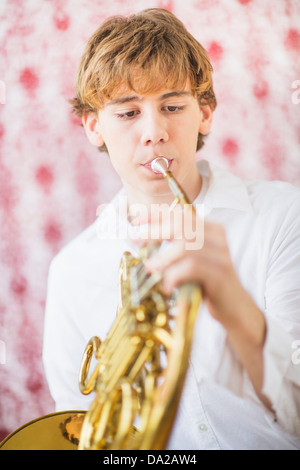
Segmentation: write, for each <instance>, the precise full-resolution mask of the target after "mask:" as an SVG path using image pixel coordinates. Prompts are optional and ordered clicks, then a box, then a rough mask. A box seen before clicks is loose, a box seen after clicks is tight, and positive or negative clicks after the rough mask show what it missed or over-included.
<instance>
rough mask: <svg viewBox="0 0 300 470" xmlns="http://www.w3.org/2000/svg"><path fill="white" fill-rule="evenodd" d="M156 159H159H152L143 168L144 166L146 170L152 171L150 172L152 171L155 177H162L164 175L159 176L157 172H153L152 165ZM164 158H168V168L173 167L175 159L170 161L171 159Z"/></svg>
mask: <svg viewBox="0 0 300 470" xmlns="http://www.w3.org/2000/svg"><path fill="white" fill-rule="evenodd" d="M155 158H157V157H154V158H152V159H151V160H149V161H148V162H147V163H143V164H142V166H143V167H144V168H147V170H150V171H151V172H152V173H154V174H155V175H157V176H162V175H159V174H158V173H156V172H154V171H153V170H152V167H151V163H152V162H153V160H155ZM164 158H166V159H167V160H168V168H170V166H171V165H172V162H173V159H170V158H167V157H164Z"/></svg>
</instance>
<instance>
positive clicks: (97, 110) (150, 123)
mask: <svg viewBox="0 0 300 470" xmlns="http://www.w3.org/2000/svg"><path fill="white" fill-rule="evenodd" d="M72 103H73V110H74V111H75V112H76V113H77V114H78V115H80V116H81V117H82V123H83V126H84V129H85V132H86V134H87V137H88V139H89V141H90V142H91V143H92V144H93V145H95V146H97V147H99V148H100V149H101V150H106V151H107V152H108V154H109V158H110V160H111V162H112V165H113V167H114V168H115V170H116V172H117V173H118V175H119V176H120V178H121V181H122V183H123V189H122V190H121V192H120V193H119V194H117V196H116V197H115V198H114V200H113V201H112V203H111V206H110V209H111V208H114V209H113V212H111V210H104V211H103V212H102V213H101V215H100V216H99V218H98V220H97V221H96V222H95V223H94V224H93V225H92V226H90V227H89V228H87V229H86V230H85V231H84V232H83V233H82V234H81V235H80V236H79V237H77V238H76V239H75V240H74V241H73V242H72V243H70V244H69V245H68V246H67V247H66V248H64V249H63V250H62V251H61V253H59V254H58V255H57V256H56V258H55V259H54V261H53V262H52V265H51V268H50V274H49V287H48V300H47V309H46V322H45V344H44V362H45V368H46V374H47V377H48V381H49V386H50V390H51V393H52V395H53V397H54V400H55V402H56V407H57V410H63V409H78V408H88V407H89V404H90V403H91V400H92V399H93V398H94V397H88V398H86V397H82V396H81V395H80V393H79V391H78V385H77V381H78V371H79V366H80V362H81V357H82V353H83V350H84V348H85V346H86V344H87V342H88V340H89V339H90V337H91V336H93V335H95V334H96V335H98V336H100V337H101V338H102V339H104V338H105V336H106V334H107V332H108V331H109V329H110V327H111V325H112V323H113V321H114V318H115V313H116V310H117V301H118V269H119V263H120V259H121V256H122V254H123V252H124V251H127V250H129V251H131V252H132V253H133V254H135V255H136V254H137V247H136V244H135V243H133V242H132V240H130V237H124V236H119V237H117V236H113V237H112V231H111V226H112V224H113V223H115V218H114V217H113V215H112V214H113V213H114V214H118V210H119V209H118V207H119V206H118V204H119V201H120V198H121V197H126V201H127V211H128V217H127V218H126V224H128V227H129V228H130V227H131V224H130V220H131V219H130V216H131V215H132V209H133V208H134V206H135V204H142V205H143V207H144V208H145V209H146V210H147V211H148V214H151V207H153V205H154V204H160V205H161V204H169V205H170V204H171V203H172V202H173V199H174V196H173V194H172V193H171V192H170V190H169V187H168V185H167V182H166V180H165V179H164V178H163V177H162V176H161V175H159V174H157V173H155V172H154V171H153V170H152V168H151V162H152V161H153V160H154V159H155V158H156V157H158V156H161V155H163V156H164V157H165V158H166V159H167V160H168V165H169V169H170V170H171V171H172V173H173V174H174V176H175V178H176V179H177V180H178V182H179V183H180V185H181V186H182V187H183V188H184V189H185V191H186V193H187V196H188V197H189V199H190V201H192V202H193V203H194V205H195V207H197V206H198V207H200V206H201V207H202V208H204V218H205V223H204V245H203V247H199V248H198V249H187V244H186V242H187V240H186V239H185V238H184V231H182V233H183V237H182V239H178V237H175V233H174V231H175V228H176V224H177V225H178V223H179V222H178V220H176V217H175V225H174V226H172V227H170V230H169V232H170V240H169V242H168V243H167V244H168V247H167V248H166V249H165V250H164V251H162V252H160V254H159V256H157V257H156V258H155V259H153V260H152V261H151V262H150V263H149V269H151V270H158V271H160V272H161V273H162V275H163V284H162V285H163V289H164V290H165V292H166V293H170V292H171V291H172V290H173V289H174V288H175V287H176V286H178V285H180V284H181V283H183V282H186V281H193V282H196V283H198V284H199V285H200V286H201V289H202V292H203V295H204V305H203V306H202V307H201V311H200V312H199V315H198V319H197V323H196V327H195V332H194V341H193V348H192V353H191V358H190V367H189V370H188V374H187V379H186V383H185V387H184V391H183V395H182V399H181V402H180V406H179V410H178V415H177V419H176V423H175V426H174V429H173V431H172V434H171V437H170V441H169V447H170V448H175V449H195V448H200V449H295V448H298V447H299V436H300V419H299V418H300V370H299V366H298V365H297V364H296V363H295V361H293V360H292V357H293V353H294V352H295V350H294V349H293V346H295V345H297V344H298V343H297V341H296V340H297V339H299V338H300V317H299V313H300V282H299V280H300V237H299V233H300V191H299V190H298V189H296V188H294V187H292V186H291V185H289V184H286V183H278V182H276V183H269V182H260V181H251V182H248V181H245V182H243V181H241V180H240V179H238V178H237V177H235V176H233V175H231V174H229V173H228V172H225V171H223V170H220V169H218V168H216V167H215V166H214V165H212V164H209V163H208V162H206V161H200V162H199V163H196V160H195V154H196V151H197V150H199V149H200V148H201V146H202V145H203V140H204V138H205V137H204V136H205V135H206V134H208V133H209V132H210V129H211V125H212V117H213V111H214V109H215V107H216V98H215V95H214V91H213V85H212V67H211V65H210V62H209V59H208V57H207V54H206V52H205V51H204V49H203V47H202V46H201V45H200V44H199V43H198V42H197V41H196V40H195V39H194V38H193V37H192V36H191V35H190V34H189V33H188V32H187V30H186V29H185V27H184V26H183V25H182V23H181V22H180V21H179V20H178V19H177V18H176V17H175V16H174V15H173V14H171V13H169V12H167V11H165V10H161V9H148V10H145V11H142V12H141V13H139V14H136V15H132V16H130V17H128V18H123V17H117V18H110V19H108V20H107V21H106V22H105V23H104V24H103V25H102V26H101V27H100V28H99V29H98V30H97V31H96V32H95V34H94V35H93V36H92V37H91V39H90V40H89V42H88V44H87V48H86V51H85V53H84V55H83V57H82V60H81V63H80V66H79V69H78V74H77V78H76V98H75V99H74V100H73V101H72ZM113 219H114V220H113ZM180 220H182V219H180ZM140 222H143V223H144V222H145V220H142V221H140ZM146 222H147V223H148V224H149V225H150V226H152V224H153V225H154V224H156V223H157V222H156V221H153V220H147V221H146ZM136 223H139V222H138V221H136V220H135V224H136ZM122 233H124V232H122ZM150 233H151V230H150ZM164 233H165V232H164ZM100 235H101V236H100Z"/></svg>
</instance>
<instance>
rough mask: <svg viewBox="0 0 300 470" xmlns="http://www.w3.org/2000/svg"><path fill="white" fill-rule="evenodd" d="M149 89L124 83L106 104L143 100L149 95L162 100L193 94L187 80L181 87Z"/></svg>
mask: <svg viewBox="0 0 300 470" xmlns="http://www.w3.org/2000/svg"><path fill="white" fill-rule="evenodd" d="M153 88H154V90H152V89H150V90H149V91H147V92H143V90H142V91H141V90H139V89H137V90H135V89H132V88H130V87H129V86H128V85H126V84H122V85H121V86H120V87H119V88H118V89H117V90H116V91H115V92H114V93H113V95H112V96H111V99H108V100H107V101H106V105H114V104H122V103H125V102H130V101H143V100H144V99H145V98H146V97H151V98H153V99H157V100H161V101H162V100H164V99H167V98H171V97H172V98H174V97H191V96H192V95H193V93H192V89H191V86H190V84H189V82H187V83H186V84H185V86H183V87H176V88H171V89H170V88H160V89H157V90H156V89H155V87H153Z"/></svg>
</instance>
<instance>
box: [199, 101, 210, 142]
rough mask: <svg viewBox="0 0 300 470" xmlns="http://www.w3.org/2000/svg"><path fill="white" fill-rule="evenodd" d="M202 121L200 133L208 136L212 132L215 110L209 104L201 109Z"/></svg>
mask: <svg viewBox="0 0 300 470" xmlns="http://www.w3.org/2000/svg"><path fill="white" fill-rule="evenodd" d="M200 111H201V119H200V125H199V132H200V134H202V135H206V134H208V133H209V132H210V130H211V126H212V120H213V108H212V106H210V105H209V104H206V105H204V106H201V107H200Z"/></svg>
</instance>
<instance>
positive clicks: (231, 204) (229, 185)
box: [197, 160, 252, 212]
mask: <svg viewBox="0 0 300 470" xmlns="http://www.w3.org/2000/svg"><path fill="white" fill-rule="evenodd" d="M197 168H198V171H199V173H200V175H202V176H204V177H206V178H208V179H209V185H208V189H207V192H206V195H205V197H204V201H203V203H204V206H205V207H206V209H207V211H208V212H210V211H211V210H212V209H217V208H223V209H225V208H226V209H235V210H239V211H243V212H252V205H251V202H250V198H249V194H248V191H247V187H246V185H245V183H244V182H243V181H242V180H241V179H240V178H238V177H237V176H235V175H233V174H232V173H229V172H228V171H226V170H223V169H221V168H219V167H217V166H216V165H215V164H213V163H208V162H207V161H206V160H200V161H199V162H197Z"/></svg>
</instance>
